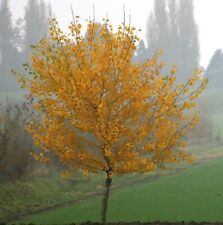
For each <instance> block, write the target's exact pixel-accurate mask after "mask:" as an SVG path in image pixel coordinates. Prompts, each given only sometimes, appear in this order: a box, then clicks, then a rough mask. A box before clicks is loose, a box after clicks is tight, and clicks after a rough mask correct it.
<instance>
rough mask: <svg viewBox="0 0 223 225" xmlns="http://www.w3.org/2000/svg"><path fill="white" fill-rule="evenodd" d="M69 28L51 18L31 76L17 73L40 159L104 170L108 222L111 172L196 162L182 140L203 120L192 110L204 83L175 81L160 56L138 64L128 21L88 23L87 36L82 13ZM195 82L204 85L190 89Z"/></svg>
mask: <svg viewBox="0 0 223 225" xmlns="http://www.w3.org/2000/svg"><path fill="white" fill-rule="evenodd" d="M99 26H100V27H99ZM69 30H70V32H69V33H70V34H68V35H65V34H64V33H63V31H62V30H61V29H60V28H59V27H58V25H57V21H56V20H55V19H52V20H51V22H50V34H49V37H48V38H44V39H42V40H41V41H40V43H38V44H37V45H36V46H35V47H34V52H33V53H32V57H31V59H32V60H31V62H32V66H27V65H25V67H26V68H25V69H27V70H28V73H29V74H32V75H33V77H32V78H30V75H28V76H27V77H26V75H23V74H18V73H17V76H18V79H19V81H20V82H21V83H22V85H23V87H25V88H28V89H29V91H30V92H31V93H32V95H33V96H34V98H35V105H34V107H35V110H37V111H38V112H39V113H40V115H41V116H40V118H39V119H35V120H33V121H32V122H31V123H29V125H28V126H27V129H28V131H29V132H30V133H31V134H32V135H33V138H34V140H35V143H36V144H37V145H38V146H39V147H41V149H42V152H41V153H40V155H36V158H37V159H40V160H43V161H46V160H48V156H47V155H48V153H49V152H54V153H55V154H56V155H58V157H59V158H60V160H61V161H62V162H64V163H65V164H66V165H67V167H68V171H71V172H72V170H73V169H80V170H83V171H84V173H85V174H87V173H88V172H93V173H97V172H101V171H102V172H104V173H105V174H106V182H105V187H106V188H105V193H104V198H103V203H102V223H105V222H106V212H107V204H108V198H109V190H110V185H111V182H112V178H113V176H115V175H121V174H125V173H133V172H139V173H143V172H147V171H152V170H154V169H155V168H157V167H159V166H160V165H165V164H166V163H171V162H179V161H181V160H190V159H191V157H190V154H189V153H187V152H186V150H185V145H186V143H185V142H184V141H183V140H182V138H181V137H182V136H184V135H185V134H186V133H187V132H188V131H189V130H190V128H191V127H193V126H194V125H195V124H196V122H197V120H198V118H197V115H194V114H193V113H189V111H190V109H191V108H194V106H195V103H194V99H196V98H197V96H198V95H199V94H200V93H201V92H202V90H203V89H204V88H205V84H206V81H205V82H203V81H201V80H200V79H199V74H200V71H199V70H198V69H197V70H196V74H195V75H194V76H193V77H191V78H190V79H189V80H188V81H187V82H186V83H185V84H178V85H174V83H175V82H174V81H175V79H176V76H175V72H176V71H175V67H173V68H172V70H171V72H170V73H169V75H166V76H163V75H162V74H161V73H160V70H161V69H162V67H163V64H162V63H159V60H158V59H159V53H157V54H156V55H154V57H153V58H151V59H148V60H147V61H146V62H144V63H143V64H139V63H134V62H132V58H133V56H134V52H135V50H136V42H137V41H138V37H137V35H136V29H135V28H134V27H131V26H130V25H125V23H123V24H122V25H120V26H119V27H118V30H117V32H114V31H113V28H112V25H111V24H109V23H108V20H105V21H104V23H103V24H102V25H99V24H97V23H95V22H94V21H91V20H90V21H88V25H87V35H85V36H82V25H81V23H79V19H78V17H77V18H74V21H73V22H72V23H71V24H70V26H69ZM199 81H201V82H199ZM194 83H200V86H199V87H198V89H196V90H191V89H190V87H193V85H194Z"/></svg>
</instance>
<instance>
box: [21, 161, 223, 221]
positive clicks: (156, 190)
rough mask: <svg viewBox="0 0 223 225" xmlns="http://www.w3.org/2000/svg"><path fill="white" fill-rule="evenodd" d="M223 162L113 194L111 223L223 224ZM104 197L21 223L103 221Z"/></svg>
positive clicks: (185, 171)
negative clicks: (157, 221) (101, 211)
mask: <svg viewBox="0 0 223 225" xmlns="http://www.w3.org/2000/svg"><path fill="white" fill-rule="evenodd" d="M222 177H223V159H222V158H221V159H215V160H212V161H209V162H206V163H204V164H199V165H194V166H191V167H190V168H188V169H186V170H184V171H182V172H180V173H177V174H174V175H169V176H163V177H161V178H160V179H157V180H154V181H152V182H147V183H140V184H138V185H134V186H131V187H128V188H124V189H121V190H116V191H113V192H112V193H111V196H110V201H109V211H108V221H109V222H115V221H136V220H140V221H155V220H163V221H164V220H166V221H181V220H184V221H191V220H193V221H223V213H222V208H223V179H222ZM100 206H101V197H95V198H92V199H89V200H86V201H83V202H82V203H80V204H76V205H72V206H67V207H62V208H58V209H54V210H50V211H47V212H43V213H40V214H37V215H34V216H31V217H27V218H26V219H25V220H22V221H19V222H26V223H28V222H34V223H36V224H55V223H56V224H64V223H71V222H82V221H87V220H91V221H99V220H100Z"/></svg>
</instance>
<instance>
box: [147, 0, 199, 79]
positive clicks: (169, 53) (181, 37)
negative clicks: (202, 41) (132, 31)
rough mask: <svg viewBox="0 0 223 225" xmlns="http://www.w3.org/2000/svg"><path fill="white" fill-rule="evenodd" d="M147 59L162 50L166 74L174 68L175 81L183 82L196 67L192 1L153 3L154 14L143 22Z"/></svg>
mask: <svg viewBox="0 0 223 225" xmlns="http://www.w3.org/2000/svg"><path fill="white" fill-rule="evenodd" d="M146 41H147V46H148V48H147V55H148V57H151V56H152V55H153V54H154V53H155V52H156V51H157V50H158V49H159V48H161V49H163V51H164V56H163V59H164V61H165V62H166V64H167V67H166V70H164V72H167V71H168V69H169V68H170V67H171V65H172V64H176V65H177V68H178V76H177V77H178V80H179V81H186V80H187V79H188V76H190V75H191V74H192V73H193V70H194V68H195V67H198V66H199V42H198V30H197V25H196V23H195V20H194V10H193V1H192V0H185V1H179V0H169V1H165V0H158V1H154V10H153V12H152V13H151V14H150V16H149V19H148V22H147V33H146Z"/></svg>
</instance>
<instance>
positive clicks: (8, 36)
mask: <svg viewBox="0 0 223 225" xmlns="http://www.w3.org/2000/svg"><path fill="white" fill-rule="evenodd" d="M13 22H14V21H13V20H12V14H11V12H10V8H9V1H8V0H0V92H12V91H18V90H19V85H18V84H17V82H16V80H15V78H14V77H12V76H10V70H11V69H12V68H13V69H14V68H20V66H21V65H22V63H24V62H27V61H28V55H29V51H30V45H31V44H33V43H36V42H37V41H38V40H40V38H41V37H43V36H44V35H46V32H47V26H48V25H47V7H46V5H45V3H44V1H43V0H28V3H27V5H26V7H25V16H24V18H20V19H18V20H17V21H15V23H13Z"/></svg>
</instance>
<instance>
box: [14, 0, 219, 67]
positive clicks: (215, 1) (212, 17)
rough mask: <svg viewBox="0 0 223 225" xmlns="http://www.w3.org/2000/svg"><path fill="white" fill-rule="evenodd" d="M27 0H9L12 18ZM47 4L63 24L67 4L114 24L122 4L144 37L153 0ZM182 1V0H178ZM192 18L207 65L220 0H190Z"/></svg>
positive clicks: (67, 15) (214, 46)
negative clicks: (193, 17)
mask: <svg viewBox="0 0 223 225" xmlns="http://www.w3.org/2000/svg"><path fill="white" fill-rule="evenodd" d="M26 1H27V0H10V7H11V9H12V14H13V17H14V18H18V17H23V13H24V7H25V4H26ZM45 1H46V3H49V2H50V4H51V6H52V9H53V12H54V13H55V14H56V16H57V18H58V20H59V22H60V23H61V25H62V26H63V27H65V26H66V25H67V24H68V23H69V22H70V20H71V12H70V6H71V4H72V5H73V9H74V11H75V14H76V15H79V16H81V18H83V19H86V18H88V17H89V16H92V14H93V13H92V12H93V10H92V8H93V5H94V7H95V15H96V16H95V17H96V20H98V21H100V20H101V19H102V18H103V17H106V15H107V13H108V17H109V19H110V20H111V23H112V24H114V25H117V24H120V23H121V22H122V21H123V5H125V11H126V14H130V15H131V23H132V24H133V25H134V26H136V27H137V28H141V29H142V32H141V38H144V34H145V28H146V21H147V18H148V15H149V13H150V11H151V10H152V9H153V0H45ZM181 1H183V0H181ZM194 10H195V11H194V14H195V20H196V23H197V25H198V29H199V40H200V55H201V60H200V65H202V66H205V67H206V66H207V64H208V62H209V60H210V57H211V56H212V54H213V53H214V51H215V50H216V49H217V48H221V49H222V48H223V24H222V21H223V0H194Z"/></svg>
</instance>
